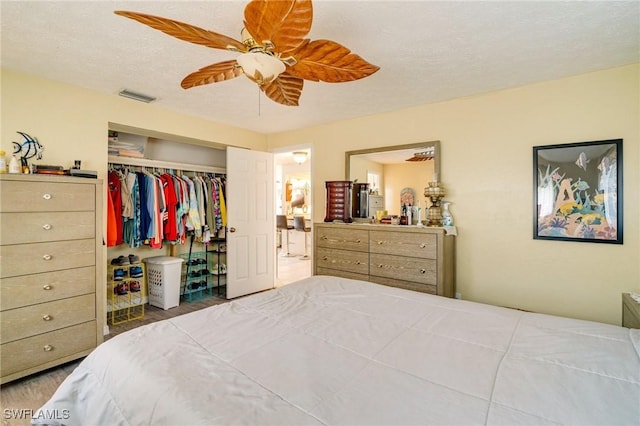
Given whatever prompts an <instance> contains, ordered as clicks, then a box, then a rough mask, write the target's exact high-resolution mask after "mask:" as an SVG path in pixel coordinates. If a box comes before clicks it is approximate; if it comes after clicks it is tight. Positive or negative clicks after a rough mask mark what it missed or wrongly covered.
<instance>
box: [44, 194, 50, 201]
mask: <svg viewBox="0 0 640 426" xmlns="http://www.w3.org/2000/svg"><path fill="white" fill-rule="evenodd" d="M42 198H44V199H45V200H50V199H51V194H42Z"/></svg>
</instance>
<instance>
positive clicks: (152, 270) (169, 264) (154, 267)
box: [144, 256, 183, 310]
mask: <svg viewBox="0 0 640 426" xmlns="http://www.w3.org/2000/svg"><path fill="white" fill-rule="evenodd" d="M144 262H145V263H146V264H147V288H148V289H149V304H150V305H152V306H156V307H158V308H162V309H165V310H166V309H169V308H175V307H176V306H178V305H179V304H180V269H181V267H182V262H183V260H182V259H181V258H179V257H171V256H157V257H148V258H146V259H144Z"/></svg>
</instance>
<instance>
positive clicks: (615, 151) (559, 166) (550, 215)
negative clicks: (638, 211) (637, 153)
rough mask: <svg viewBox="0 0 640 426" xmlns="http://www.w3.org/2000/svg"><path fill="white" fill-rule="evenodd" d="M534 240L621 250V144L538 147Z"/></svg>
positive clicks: (534, 151) (536, 148)
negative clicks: (604, 245) (607, 245)
mask: <svg viewBox="0 0 640 426" xmlns="http://www.w3.org/2000/svg"><path fill="white" fill-rule="evenodd" d="M533 164H534V167H533V169H534V176H533V182H534V216H535V217H534V224H533V238H534V239H546V240H562V241H580V242H594V243H610V244H622V139H611V140H604V141H593V142H580V143H569V144H559V145H545V146H534V147H533Z"/></svg>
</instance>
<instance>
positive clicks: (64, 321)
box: [0, 175, 105, 383]
mask: <svg viewBox="0 0 640 426" xmlns="http://www.w3.org/2000/svg"><path fill="white" fill-rule="evenodd" d="M103 195H104V194H103V185H102V181H101V180H98V179H83V178H74V177H64V176H45V175H1V176H0V359H1V360H2V361H1V363H0V383H6V382H9V381H11V380H15V379H18V378H20V377H24V376H26V375H29V374H32V373H35V372H38V371H41V370H44V369H46V368H50V367H53V366H56V365H59V364H62V363H65V362H68V361H71V360H74V359H77V358H80V357H82V356H85V355H87V354H89V353H90V352H91V351H92V350H93V349H94V348H95V347H96V346H97V345H98V344H100V343H101V342H102V340H103V338H102V333H103V326H104V302H105V296H104V290H103V289H104V285H103V284H104V279H105V278H104V269H103V266H102V263H103V260H102V252H103V250H102V237H101V235H102V227H103V223H102V197H103ZM97 288H99V289H100V290H99V291H96V289H97Z"/></svg>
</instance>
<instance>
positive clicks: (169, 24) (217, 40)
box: [113, 10, 247, 52]
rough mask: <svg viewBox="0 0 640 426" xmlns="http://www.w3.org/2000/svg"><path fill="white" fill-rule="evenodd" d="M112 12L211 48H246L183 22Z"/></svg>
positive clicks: (230, 39) (234, 41)
mask: <svg viewBox="0 0 640 426" xmlns="http://www.w3.org/2000/svg"><path fill="white" fill-rule="evenodd" d="M113 13H115V14H116V15H120V16H124V17H126V18H130V19H133V20H134V21H138V22H140V23H142V24H145V25H147V26H149V27H151V28H153V29H156V30H158V31H162V32H163V33H165V34H169V35H170V36H173V37H175V38H178V39H180V40H183V41H188V42H190V43H195V44H200V45H203V46H207V47H211V48H213V49H227V48H228V47H233V48H235V49H237V50H239V51H241V52H245V51H246V50H247V49H246V47H245V45H244V44H242V43H241V42H239V41H238V40H234V39H232V38H231V37H227V36H225V35H222V34H218V33H214V32H213V31H209V30H205V29H202V28H199V27H196V26H193V25H189V24H185V23H184V22H180V21H174V20H173V19H167V18H161V17H159V16H153V15H147V14H144V13H137V12H128V11H124V10H116V11H115V12H113Z"/></svg>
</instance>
